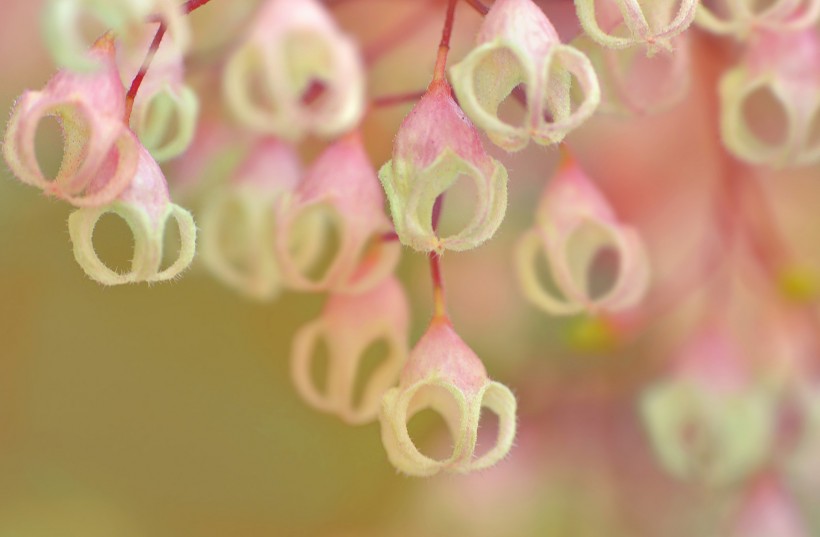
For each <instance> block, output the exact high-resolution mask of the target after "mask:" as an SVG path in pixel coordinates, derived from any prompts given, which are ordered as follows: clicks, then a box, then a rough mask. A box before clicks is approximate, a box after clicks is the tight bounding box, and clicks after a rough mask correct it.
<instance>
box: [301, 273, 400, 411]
mask: <svg viewBox="0 0 820 537" xmlns="http://www.w3.org/2000/svg"><path fill="white" fill-rule="evenodd" d="M408 330H409V306H408V304H407V298H406V297H405V296H404V290H403V289H402V287H401V284H400V283H399V282H398V280H396V279H395V278H393V277H389V278H387V279H385V280H383V281H382V282H381V283H379V284H378V285H377V286H376V287H374V288H373V289H371V290H369V291H367V292H365V293H363V294H360V295H331V296H330V298H329V299H328V301H327V303H326V304H325V307H324V310H323V311H322V314H321V316H320V317H319V318H318V319H316V320H315V321H313V322H311V323H308V324H307V325H305V326H304V327H302V328H301V329H300V330H299V332H297V334H296V336H295V338H294V340H293V351H292V353H291V372H292V376H293V382H294V384H295V386H296V389H297V391H298V392H299V394H300V395H301V396H302V398H303V399H304V400H305V401H307V402H308V404H310V405H311V406H313V407H314V408H316V409H318V410H321V411H323V412H328V413H331V414H336V415H338V416H339V417H340V418H341V419H342V420H344V421H345V422H347V423H350V424H363V423H368V422H370V421H373V420H374V419H376V416H377V414H378V412H379V405H380V403H381V399H382V395H384V392H385V391H386V390H387V389H388V388H390V387H391V386H393V385H394V384H396V382H397V380H398V378H399V373H400V372H401V369H402V366H403V365H404V363H405V360H406V359H407V335H408ZM320 340H324V342H325V344H326V345H327V351H328V358H327V359H328V364H327V376H326V379H325V383H324V384H325V385H324V386H323V387H322V388H320V387H319V386H317V385H316V382H315V381H314V379H313V378H312V376H311V370H312V368H313V367H314V361H315V359H316V350H317V345H318V343H319V341H320ZM379 341H383V342H385V343H386V344H387V346H388V349H389V350H388V352H387V356H386V357H385V358H384V359H383V361H381V362H380V363H379V365H378V366H377V368H376V369H375V370H374V371H373V372H372V374H371V375H370V377H369V378H368V379H366V380H365V384H364V389H363V391H362V394H361V400H359V401H356V400H355V392H354V388H355V385H356V381H357V378H358V377H360V376H361V369H362V367H363V365H364V364H363V359H364V358H365V352H366V351H367V350H368V347H370V346H371V345H373V344H375V343H377V342H379Z"/></svg>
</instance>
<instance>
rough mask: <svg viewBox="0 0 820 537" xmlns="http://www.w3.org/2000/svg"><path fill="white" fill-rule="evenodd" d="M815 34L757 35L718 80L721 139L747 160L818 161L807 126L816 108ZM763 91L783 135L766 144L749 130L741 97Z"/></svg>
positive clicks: (819, 60) (819, 79) (818, 38)
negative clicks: (781, 116)
mask: <svg viewBox="0 0 820 537" xmlns="http://www.w3.org/2000/svg"><path fill="white" fill-rule="evenodd" d="M818 65H820V34H818V32H817V30H816V29H809V30H804V31H802V32H798V33H774V32H767V33H762V32H761V33H759V34H758V36H757V38H756V39H754V40H753V41H752V42H750V43H749V47H748V51H747V55H746V58H745V60H744V62H743V64H741V65H740V66H739V67H736V68H735V69H732V70H731V71H729V72H728V73H727V74H726V75H724V77H723V79H722V80H721V82H720V98H721V106H722V113H721V130H722V135H723V142H724V143H725V144H726V147H727V148H728V149H729V150H730V151H732V153H734V154H735V155H736V156H737V157H739V158H741V159H743V160H745V161H747V162H750V163H753V164H769V165H772V166H785V165H803V164H811V163H814V162H818V161H820V140H817V139H815V140H812V139H811V138H812V125H813V124H814V122H815V121H816V120H817V119H818V112H820V70H818V69H817V66H818ZM761 90H767V91H769V92H771V94H772V95H773V96H774V97H775V99H776V100H777V102H778V104H779V105H780V106H782V108H783V111H784V112H785V116H786V123H787V129H786V135H785V137H784V139H783V140H782V141H781V142H780V143H776V142H775V143H769V142H767V141H765V140H763V139H761V138H760V137H758V136H757V135H756V134H755V133H754V132H753V131H752V129H751V127H750V125H749V122H748V121H747V118H746V115H745V109H744V105H745V103H746V100H747V99H748V98H749V97H750V96H752V95H753V94H754V93H756V92H758V91H761Z"/></svg>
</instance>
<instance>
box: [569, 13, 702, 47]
mask: <svg viewBox="0 0 820 537" xmlns="http://www.w3.org/2000/svg"><path fill="white" fill-rule="evenodd" d="M697 6H698V0H652V1H651V2H643V1H640V0H575V7H576V9H577V11H578V19H579V20H580V21H581V26H582V27H583V28H584V31H585V32H586V33H587V35H589V37H591V38H592V39H594V40H595V41H597V42H598V43H600V44H601V45H603V46H605V47H609V48H626V47H631V46H634V45H640V44H644V45H647V46H648V47H649V52H650V53H651V52H653V51H654V50H656V49H657V48H665V49H669V48H671V43H670V39H671V38H673V37H675V36H676V35H679V34H680V33H681V32H683V31H684V30H686V29H687V28H689V25H691V24H692V21H693V20H694V18H695V12H696V10H697Z"/></svg>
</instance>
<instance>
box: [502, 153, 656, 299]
mask: <svg viewBox="0 0 820 537" xmlns="http://www.w3.org/2000/svg"><path fill="white" fill-rule="evenodd" d="M607 250H614V253H616V254H617V258H618V262H617V275H616V276H615V278H614V282H613V283H612V285H611V286H610V287H609V289H606V290H604V291H603V292H602V293H598V294H597V296H596V294H595V293H593V290H592V289H591V286H590V282H589V276H590V271H591V270H592V268H593V266H594V262H595V260H596V256H597V255H598V254H599V253H601V252H606V251H607ZM538 255H545V256H546V260H547V264H548V265H549V268H550V272H551V275H552V279H553V280H554V283H555V285H556V286H557V288H558V290H559V291H560V293H561V294H562V295H563V296H562V297H559V296H555V294H553V293H552V292H551V291H549V290H548V289H546V288H545V287H544V285H543V283H542V282H541V281H540V280H539V277H538V271H537V263H536V260H537V256H538ZM516 266H517V269H518V276H519V280H520V282H521V285H522V287H523V290H524V294H525V295H526V296H527V298H528V299H529V300H530V301H531V302H532V303H533V304H535V305H536V306H538V307H540V308H541V309H543V310H544V311H546V312H548V313H551V314H553V315H572V314H575V313H580V312H582V311H586V312H589V313H597V312H600V311H608V312H614V311H620V310H623V309H627V308H629V307H632V306H634V305H635V304H637V303H638V302H639V301H640V300H641V298H642V297H643V296H644V294H645V293H646V290H647V287H648V284H649V261H648V259H647V255H646V251H645V249H644V245H643V241H642V240H641V238H640V236H639V235H638V233H637V232H636V231H635V230H634V229H633V228H632V227H630V226H627V225H624V224H621V223H620V222H619V221H618V219H617V218H616V216H615V214H614V212H613V210H612V207H610V205H609V203H608V202H607V201H606V199H605V198H604V197H603V195H602V194H601V193H600V191H599V190H598V189H597V188H596V187H595V185H594V184H593V183H592V182H591V181H590V180H589V178H588V177H587V176H586V174H585V173H584V172H583V170H581V168H580V166H578V164H577V163H576V162H575V161H574V160H573V159H569V160H567V161H565V162H563V163H562V164H561V166H560V168H559V170H558V173H557V175H556V176H555V178H553V180H552V181H551V182H550V183H549V184H548V185H547V188H546V189H545V190H544V195H543V198H542V200H541V205H540V207H539V209H538V214H537V222H536V224H535V226H534V227H533V229H531V230H530V231H528V232H526V233H525V234H524V236H523V237H521V239H520V241H519V243H518V246H517V249H516Z"/></svg>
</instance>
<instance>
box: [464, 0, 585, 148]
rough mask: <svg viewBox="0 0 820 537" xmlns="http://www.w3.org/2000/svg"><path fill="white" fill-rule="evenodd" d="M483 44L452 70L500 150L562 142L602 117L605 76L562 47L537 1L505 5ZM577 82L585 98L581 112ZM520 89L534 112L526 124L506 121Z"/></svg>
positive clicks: (483, 33)
mask: <svg viewBox="0 0 820 537" xmlns="http://www.w3.org/2000/svg"><path fill="white" fill-rule="evenodd" d="M477 42H478V47H476V48H475V49H473V51H472V52H471V53H470V54H469V55H468V56H467V57H466V58H465V59H464V60H463V61H462V62H461V63H459V64H458V65H456V66H454V67H453V68H452V70H451V71H452V79H453V84H454V87H455V91H456V95H457V96H458V100H459V103H460V104H461V106H463V107H464V111H465V113H466V114H467V115H468V116H469V117H470V118H471V119H472V120H473V121H475V123H476V125H478V126H479V127H481V128H482V129H483V130H484V131H485V132H486V133H487V136H489V138H490V140H492V141H493V143H495V144H496V145H498V146H500V147H502V148H504V149H506V150H507V151H518V150H520V149H523V148H524V147H526V146H527V143H528V142H529V140H530V138H532V139H533V140H534V141H535V142H536V143H538V144H541V145H550V144H554V143H558V142H560V141H561V140H563V139H564V137H565V136H566V135H567V134H568V133H569V132H570V131H572V130H574V129H576V128H577V127H578V126H580V125H581V124H582V123H583V122H584V121H586V120H587V119H588V118H589V117H590V116H591V115H592V114H593V113H594V112H595V109H596V108H597V106H598V103H599V101H600V89H599V87H598V79H597V77H596V75H595V71H594V70H593V68H592V64H590V62H589V60H588V59H587V57H586V56H584V55H583V54H582V53H581V52H579V51H578V50H576V49H574V48H572V47H570V46H568V45H562V44H561V41H560V39H559V38H558V34H557V33H556V31H555V28H553V26H552V24H551V23H550V21H549V19H547V17H546V15H544V13H543V11H541V9H540V8H539V7H538V6H536V5H535V4H534V3H533V2H532V0H497V1H496V2H495V4H493V6H492V8H491V9H490V12H489V13H488V14H487V16H486V17H485V19H484V23H483V24H482V26H481V29H480V30H479V33H478V38H477ZM573 78H575V79H576V80H577V83H578V86H579V87H580V91H581V92H582V93H583V100H582V102H581V103H580V104H579V105H578V106H577V107H576V108H575V109H574V110H573V103H572V98H571V95H570V88H571V87H572V85H573ZM520 84H524V85H525V88H524V91H525V93H526V96H527V104H526V106H527V112H526V116H525V118H524V120H523V122H522V124H520V125H511V124H509V123H507V122H505V121H504V120H502V119H501V118H500V117H499V113H498V109H499V105H500V104H501V103H502V102H503V101H504V100H505V99H506V98H507V97H508V96H509V95H510V93H511V92H512V91H513V90H514V89H515V88H516V87H517V86H519V85H520Z"/></svg>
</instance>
